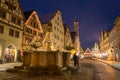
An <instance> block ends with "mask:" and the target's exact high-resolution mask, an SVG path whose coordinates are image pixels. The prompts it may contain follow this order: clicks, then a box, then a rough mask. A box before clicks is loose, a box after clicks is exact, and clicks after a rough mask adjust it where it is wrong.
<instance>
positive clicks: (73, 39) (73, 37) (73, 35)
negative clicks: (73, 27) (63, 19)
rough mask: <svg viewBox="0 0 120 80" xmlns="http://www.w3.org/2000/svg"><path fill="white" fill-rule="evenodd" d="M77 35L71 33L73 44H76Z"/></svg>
mask: <svg viewBox="0 0 120 80" xmlns="http://www.w3.org/2000/svg"><path fill="white" fill-rule="evenodd" d="M75 35H76V32H71V38H72V42H73V43H75Z"/></svg>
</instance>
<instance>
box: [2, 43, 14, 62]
mask: <svg viewBox="0 0 120 80" xmlns="http://www.w3.org/2000/svg"><path fill="white" fill-rule="evenodd" d="M15 54H16V49H15V47H14V46H13V45H9V46H8V47H7V48H6V49H5V54H4V62H14V59H15Z"/></svg>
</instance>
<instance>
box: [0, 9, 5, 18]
mask: <svg viewBox="0 0 120 80" xmlns="http://www.w3.org/2000/svg"><path fill="white" fill-rule="evenodd" d="M0 17H1V18H4V19H5V18H6V12H3V11H0Z"/></svg>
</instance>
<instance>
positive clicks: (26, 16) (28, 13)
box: [24, 10, 34, 21]
mask: <svg viewBox="0 0 120 80" xmlns="http://www.w3.org/2000/svg"><path fill="white" fill-rule="evenodd" d="M33 11H34V10H29V11H25V12H24V17H25V21H26V20H27V19H28V18H29V17H30V15H31V14H32V12H33Z"/></svg>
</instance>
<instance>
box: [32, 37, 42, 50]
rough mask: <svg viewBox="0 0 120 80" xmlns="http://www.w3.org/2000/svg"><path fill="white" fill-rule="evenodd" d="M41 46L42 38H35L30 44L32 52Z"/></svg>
mask: <svg viewBox="0 0 120 80" xmlns="http://www.w3.org/2000/svg"><path fill="white" fill-rule="evenodd" d="M40 46H41V43H40V37H34V39H33V40H32V42H31V43H30V50H33V51H36V50H38V48H39V47H40Z"/></svg>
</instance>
